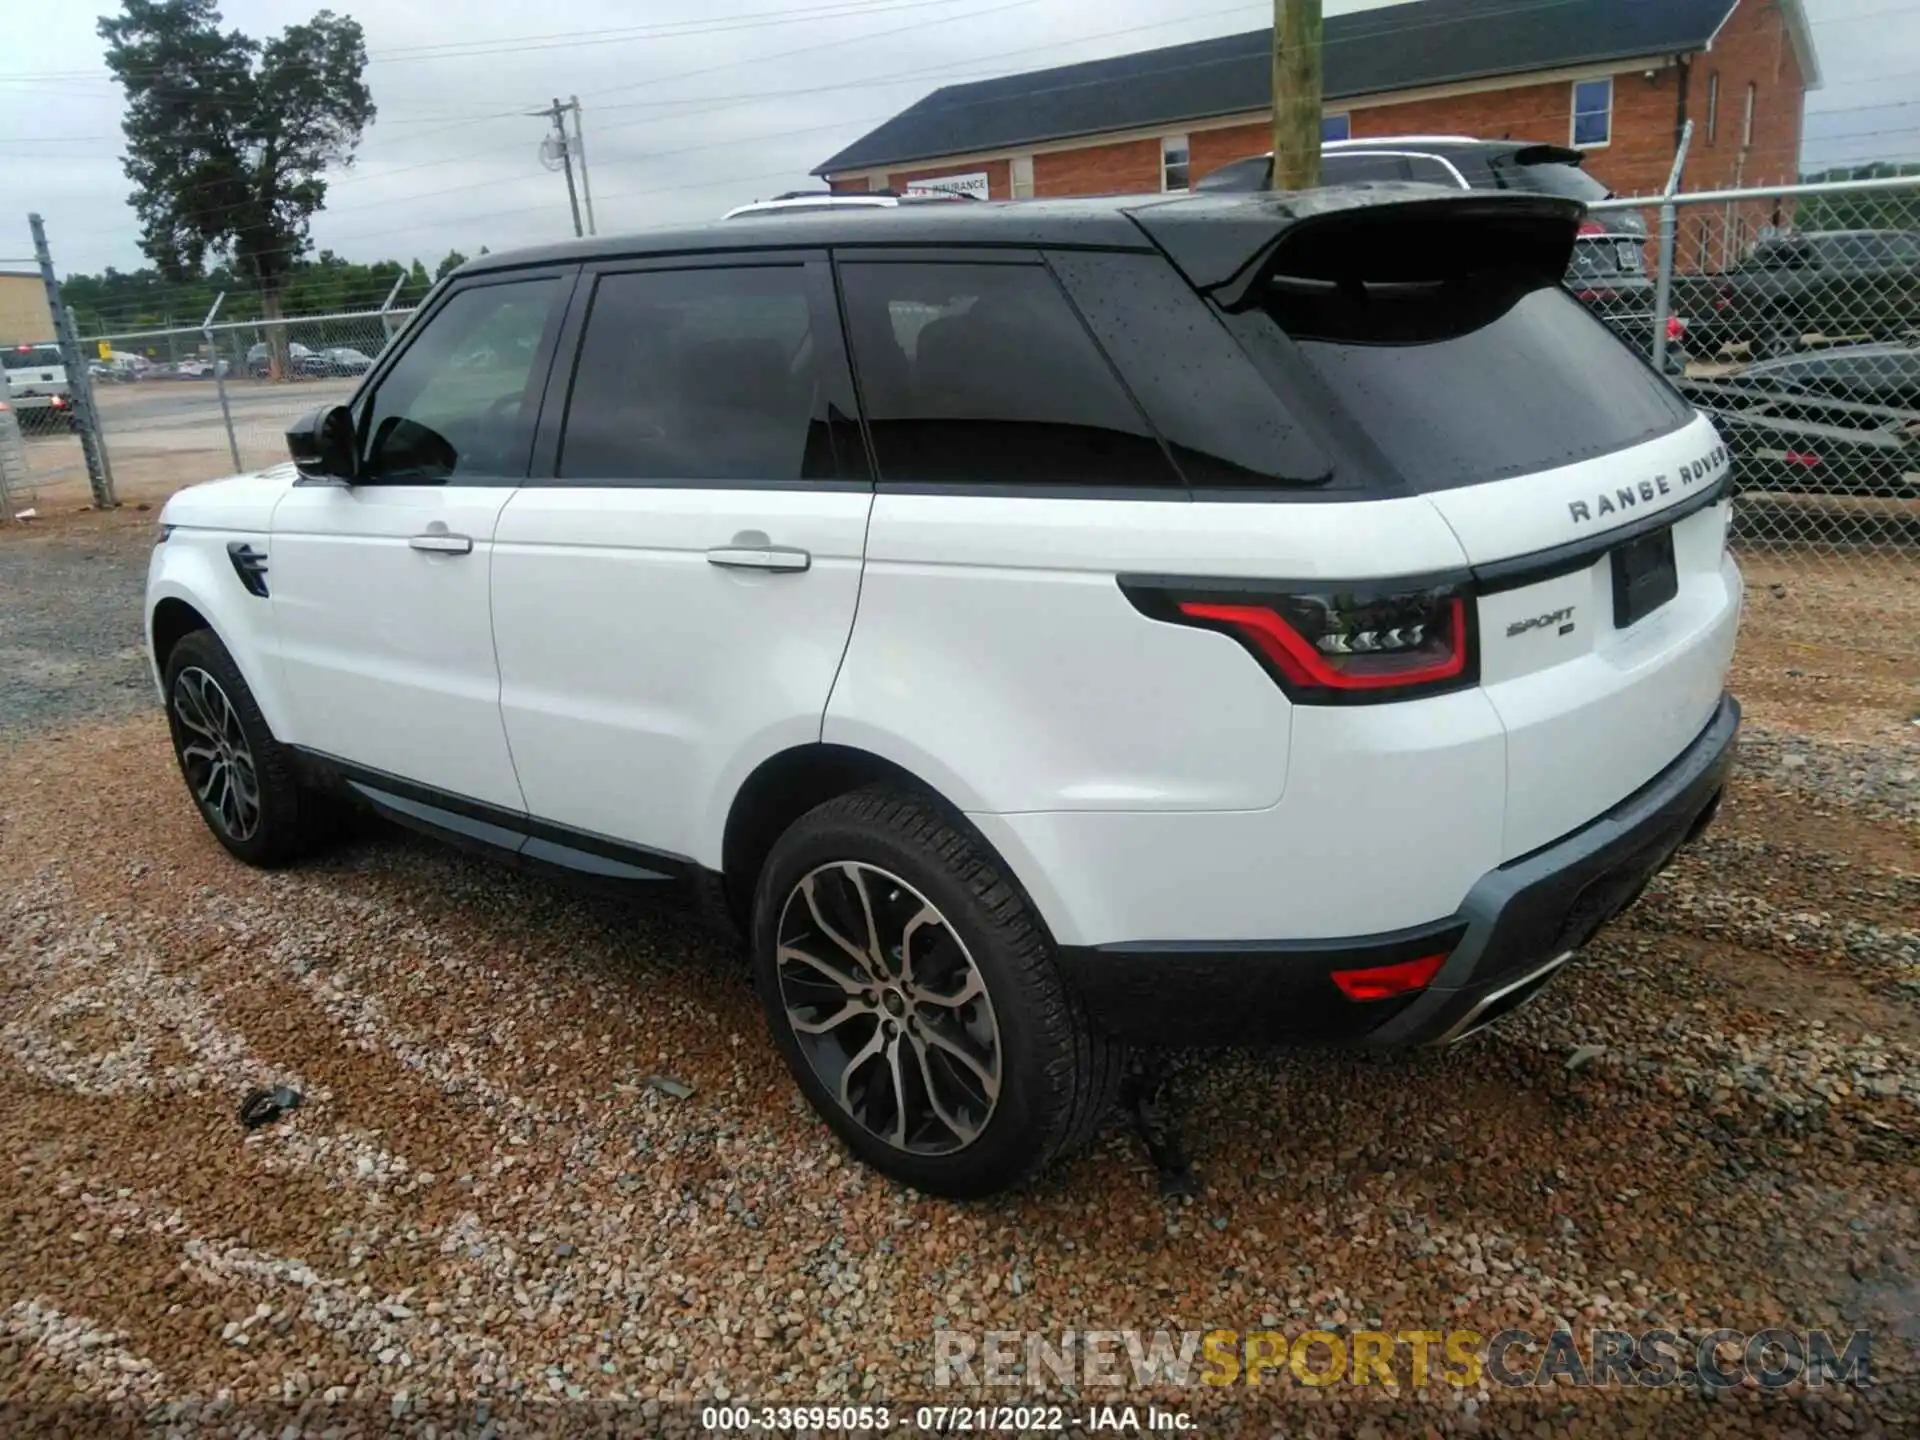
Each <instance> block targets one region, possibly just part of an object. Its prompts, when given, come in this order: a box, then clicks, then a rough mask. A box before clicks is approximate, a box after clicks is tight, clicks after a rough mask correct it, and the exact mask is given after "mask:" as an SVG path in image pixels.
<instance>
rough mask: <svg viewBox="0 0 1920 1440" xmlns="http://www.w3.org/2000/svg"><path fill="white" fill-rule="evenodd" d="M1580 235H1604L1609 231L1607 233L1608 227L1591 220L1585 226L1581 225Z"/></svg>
mask: <svg viewBox="0 0 1920 1440" xmlns="http://www.w3.org/2000/svg"><path fill="white" fill-rule="evenodd" d="M1580 233H1581V234H1582V235H1604V234H1606V233H1607V231H1606V227H1605V226H1603V225H1601V224H1600V222H1599V221H1597V220H1589V221H1587V222H1586V223H1585V224H1583V225H1581V227H1580Z"/></svg>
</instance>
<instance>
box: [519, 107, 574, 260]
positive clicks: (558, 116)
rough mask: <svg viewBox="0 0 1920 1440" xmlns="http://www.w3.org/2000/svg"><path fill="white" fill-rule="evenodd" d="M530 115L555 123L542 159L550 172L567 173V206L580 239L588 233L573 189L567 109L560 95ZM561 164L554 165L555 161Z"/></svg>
mask: <svg viewBox="0 0 1920 1440" xmlns="http://www.w3.org/2000/svg"><path fill="white" fill-rule="evenodd" d="M527 113H528V114H529V115H544V116H545V117H546V118H547V119H549V120H551V121H553V134H552V135H550V136H548V137H547V139H546V140H545V141H543V142H542V143H541V146H540V159H541V162H542V163H543V164H545V165H546V167H547V168H548V169H549V170H556V169H564V170H565V171H566V172H567V205H568V207H569V208H570V209H571V210H572V211H573V233H574V238H576V239H578V238H580V237H581V236H583V235H584V234H585V233H586V232H585V231H583V230H582V229H581V228H580V196H579V194H578V193H577V192H576V191H575V190H574V188H573V145H572V143H571V142H570V141H569V140H568V139H567V107H566V106H564V105H562V104H561V103H560V97H559V96H558V95H556V96H554V97H553V104H552V106H551V107H550V108H548V109H545V110H529V111H528V112H527ZM556 159H557V160H558V161H559V162H560V163H559V164H558V165H555V164H554V161H555V160H556Z"/></svg>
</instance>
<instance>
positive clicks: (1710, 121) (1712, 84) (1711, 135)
mask: <svg viewBox="0 0 1920 1440" xmlns="http://www.w3.org/2000/svg"><path fill="white" fill-rule="evenodd" d="M1719 138H1720V72H1719V71H1718V70H1716V71H1714V72H1713V73H1712V74H1711V75H1709V76H1708V77H1707V144H1709V145H1711V144H1713V143H1714V142H1715V141H1717V140H1718V139H1719Z"/></svg>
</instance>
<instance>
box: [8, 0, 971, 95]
mask: <svg viewBox="0 0 1920 1440" xmlns="http://www.w3.org/2000/svg"><path fill="white" fill-rule="evenodd" d="M954 3H956V0H828V3H825V4H820V5H813V6H808V7H805V8H802V9H787V10H757V11H751V12H749V13H747V14H745V15H735V16H728V17H724V18H722V19H720V20H718V21H706V20H701V21H693V20H672V21H660V22H656V23H654V24H650V25H641V26H634V25H621V26H614V27H609V28H606V29H600V30H560V31H549V32H546V33H544V34H539V35H521V36H498V37H494V38H490V39H486V40H468V41H454V42H450V43H442V44H436V45H415V46H402V47H397V48H391V49H386V50H370V51H368V52H367V63H368V64H370V65H377V64H392V63H396V62H406V61H413V60H460V59H466V58H469V57H476V58H477V57H481V56H486V55H517V54H524V53H526V52H527V51H529V50H549V49H571V48H576V47H578V46H582V45H595V46H599V45H619V44H626V43H629V42H638V41H643V40H674V39H679V38H681V37H683V36H688V37H696V36H701V35H720V34H727V33H730V32H733V31H736V30H763V29H771V28H775V27H778V26H783V25H796V24H818V23H821V22H822V21H827V20H838V19H858V18H861V17H864V16H866V15H877V14H886V13H888V12H890V11H895V10H922V9H927V8H929V7H931V6H936V5H951V4H954ZM128 73H130V74H133V75H136V76H139V77H141V78H152V77H155V76H160V77H168V78H186V77H196V78H197V77H200V76H204V75H223V74H226V73H227V72H226V71H225V70H223V69H220V68H218V67H212V66H171V65H155V66H147V67H144V68H142V69H139V70H134V71H130V72H128ZM48 80H55V81H84V82H93V83H106V84H118V83H119V80H118V77H117V76H115V75H113V74H107V75H102V74H101V73H100V72H99V71H97V70H39V71H32V70H18V71H10V72H0V84H9V83H27V84H31V83H36V82H39V81H48Z"/></svg>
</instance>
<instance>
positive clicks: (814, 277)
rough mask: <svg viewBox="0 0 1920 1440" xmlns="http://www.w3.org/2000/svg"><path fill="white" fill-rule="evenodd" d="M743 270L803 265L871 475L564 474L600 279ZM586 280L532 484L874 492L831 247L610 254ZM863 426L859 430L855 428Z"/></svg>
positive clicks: (554, 377) (550, 382) (826, 364)
mask: <svg viewBox="0 0 1920 1440" xmlns="http://www.w3.org/2000/svg"><path fill="white" fill-rule="evenodd" d="M738 269H759V270H764V269H798V270H801V271H802V272H803V273H804V275H805V277H806V280H807V298H808V301H809V303H810V305H811V308H812V312H813V317H814V322H815V324H814V340H815V343H816V344H818V345H820V346H821V347H822V348H821V354H820V364H821V373H822V375H823V376H824V377H825V378H827V380H828V382H829V385H830V388H831V389H832V390H833V391H834V392H835V398H834V399H831V400H829V404H830V405H832V406H833V407H834V408H835V409H838V410H840V411H841V413H842V414H844V416H845V423H846V424H847V426H848V427H849V431H850V433H857V434H858V435H859V437H860V445H859V451H860V454H861V456H862V458H863V460H864V464H865V470H866V474H865V475H864V476H848V477H842V478H839V479H826V480H807V479H798V480H774V479H766V480H747V479H727V480H704V479H692V478H683V477H674V478H641V477H638V476H622V477H619V478H612V479H609V478H606V477H600V476H596V477H592V478H586V477H566V476H562V475H561V474H560V473H559V467H560V449H561V441H562V439H563V438H564V432H565V428H566V415H567V408H568V406H569V405H571V404H572V401H573V387H574V381H575V380H576V378H577V377H578V374H579V367H580V359H581V356H582V354H583V353H584V341H585V339H586V330H587V318H588V315H589V314H590V313H591V311H592V309H593V298H594V295H595V293H596V292H597V291H598V289H599V285H600V281H601V280H602V279H603V278H604V277H607V276H611V275H631V274H641V273H655V272H661V271H675V270H700V271H708V270H738ZM580 277H581V278H580V282H579V283H578V284H576V285H575V286H574V291H573V295H572V297H571V300H570V302H569V304H568V306H567V314H566V317H565V319H564V320H563V321H562V323H561V328H560V335H559V341H558V345H557V348H556V351H555V362H556V363H555V364H554V365H553V366H552V368H551V369H550V370H549V371H548V374H547V385H546V392H545V395H544V397H543V399H542V401H541V405H540V420H539V428H538V429H537V430H536V432H535V435H534V443H533V458H532V463H531V464H530V465H529V467H528V475H527V480H526V483H527V484H528V485H529V486H541V487H544V488H548V489H555V490H797V491H805V492H807V493H809V494H819V493H841V494H857V493H861V492H871V491H872V489H873V475H874V467H873V446H872V442H871V440H870V438H869V437H868V436H867V433H866V426H865V424H864V422H862V421H861V420H860V419H859V410H858V407H857V405H856V403H855V397H856V394H857V392H856V390H855V388H854V382H853V362H852V357H851V356H850V354H849V353H848V348H847V342H846V336H845V332H844V321H843V319H842V317H841V313H840V308H839V301H838V296H837V294H836V293H835V290H834V286H833V281H832V275H831V272H830V270H829V268H828V259H827V252H826V251H825V250H824V249H822V248H820V247H819V246H817V245H816V246H795V247H792V248H787V247H778V248H773V247H766V246H762V247H760V248H758V249H754V250H721V251H705V250H683V251H674V252H671V253H666V254H656V255H620V256H610V257H608V258H607V259H604V260H597V261H592V262H589V263H587V264H585V265H583V266H581V267H580ZM836 360H837V363H835V362H836ZM856 426H857V427H858V428H857V431H856V430H855V429H854V427H856Z"/></svg>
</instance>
